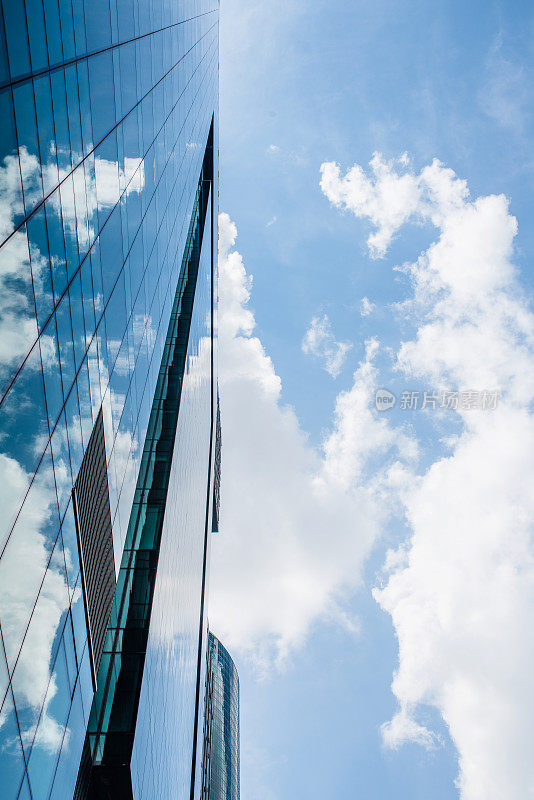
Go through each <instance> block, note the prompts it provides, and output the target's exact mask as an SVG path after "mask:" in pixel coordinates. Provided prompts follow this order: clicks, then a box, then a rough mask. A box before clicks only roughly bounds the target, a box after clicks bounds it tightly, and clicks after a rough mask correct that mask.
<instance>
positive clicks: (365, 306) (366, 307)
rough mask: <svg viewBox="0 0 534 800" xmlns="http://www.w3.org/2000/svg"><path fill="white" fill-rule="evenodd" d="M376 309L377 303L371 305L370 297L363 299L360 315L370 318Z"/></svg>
mask: <svg viewBox="0 0 534 800" xmlns="http://www.w3.org/2000/svg"><path fill="white" fill-rule="evenodd" d="M375 308H376V305H375V303H371V301H370V300H369V298H368V297H362V302H361V304H360V314H361V315H362V317H368V316H370V315H371V314H372V313H373V311H374V310H375Z"/></svg>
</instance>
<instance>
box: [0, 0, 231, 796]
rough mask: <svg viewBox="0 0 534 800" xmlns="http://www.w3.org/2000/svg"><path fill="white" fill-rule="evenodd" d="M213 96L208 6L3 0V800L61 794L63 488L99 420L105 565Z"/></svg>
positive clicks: (70, 522)
mask: <svg viewBox="0 0 534 800" xmlns="http://www.w3.org/2000/svg"><path fill="white" fill-rule="evenodd" d="M217 90H218V2H217V0H180V2H167V0H147V2H142V3H137V2H135V0H1V2H0V118H1V120H2V124H1V126H0V493H1V497H2V508H3V514H2V519H1V521H0V780H1V790H2V791H1V794H2V798H3V800H11V798H19V797H20V798H23V800H26V799H27V798H33V800H37V799H39V800H40V799H41V798H43V800H44V798H47V799H48V798H57V799H58V800H65V798H69V797H72V794H73V790H74V785H75V782H76V776H77V772H78V766H79V762H80V755H81V751H82V746H83V742H84V737H85V732H86V729H87V724H88V719H89V712H90V709H91V703H92V699H93V682H92V677H91V670H90V664H89V657H88V641H87V624H86V616H85V611H84V607H83V597H82V590H81V577H80V564H79V556H78V546H77V539H76V528H75V519H74V512H73V502H72V488H73V485H74V484H75V482H76V478H77V476H78V473H79V470H80V465H81V463H82V459H83V456H84V452H85V450H86V448H87V445H88V442H89V439H90V436H91V432H92V429H93V425H94V422H95V421H96V419H97V417H98V415H99V413H100V411H102V418H103V424H104V435H105V449H106V461H107V479H108V484H109V504H110V513H111V518H112V537H113V550H114V563H115V571H116V573H117V574H118V568H119V565H120V563H121V558H122V552H123V548H124V541H125V536H126V531H127V526H128V520H129V516H130V510H131V507H132V501H133V497H134V491H135V485H136V479H137V475H138V472H139V468H140V462H141V454H142V452H143V445H144V442H145V437H146V432H147V426H148V421H149V414H150V409H151V406H152V399H153V396H154V390H155V386H156V381H157V377H158V372H159V367H160V363H161V359H162V355H163V350H164V345H165V337H166V334H167V329H168V324H169V319H170V316H171V311H172V306H173V301H174V297H175V291H176V287H177V283H178V278H179V272H180V267H181V263H182V256H183V253H184V250H185V247H186V243H187V236H188V231H189V223H190V220H191V215H192V212H193V207H194V202H195V195H196V190H197V186H198V178H199V175H200V173H201V168H202V162H203V157H204V152H205V148H206V143H207V140H208V135H209V130H210V125H211V122H212V118H213V115H214V112H215V113H216V109H217Z"/></svg>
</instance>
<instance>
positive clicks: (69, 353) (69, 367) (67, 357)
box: [56, 294, 75, 397]
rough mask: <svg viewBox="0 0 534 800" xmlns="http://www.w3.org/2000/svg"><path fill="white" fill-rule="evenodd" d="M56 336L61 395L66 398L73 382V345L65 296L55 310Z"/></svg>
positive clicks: (68, 309) (67, 297) (66, 297)
mask: <svg viewBox="0 0 534 800" xmlns="http://www.w3.org/2000/svg"><path fill="white" fill-rule="evenodd" d="M56 322H57V336H58V344H59V359H60V363H61V380H62V382H63V395H64V397H67V395H68V393H69V392H70V387H71V386H72V384H73V381H74V375H75V367H74V345H73V341H72V339H73V336H72V324H71V319H70V304H69V296H68V294H66V295H65V296H64V297H63V299H62V301H61V303H60V304H59V306H58V307H57V309H56Z"/></svg>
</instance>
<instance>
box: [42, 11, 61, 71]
mask: <svg viewBox="0 0 534 800" xmlns="http://www.w3.org/2000/svg"><path fill="white" fill-rule="evenodd" d="M43 5H44V12H45V22H46V41H47V44H48V60H49V62H50V64H61V62H62V61H63V49H62V47H61V26H60V23H59V6H58V2H57V0H43Z"/></svg>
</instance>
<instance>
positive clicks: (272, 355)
mask: <svg viewBox="0 0 534 800" xmlns="http://www.w3.org/2000/svg"><path fill="white" fill-rule="evenodd" d="M533 33H534V10H532V8H531V6H530V4H529V3H526V2H525V3H523V2H506V3H482V2H475V1H473V2H471V3H467V4H466V3H461V2H439V0H438V2H433V3H429V2H422V1H421V2H407V1H406V0H404V2H393V0H378V2H375V3H372V4H370V3H363V2H359V0H353V1H352V2H347V0H343V1H342V0H329V2H321V1H320V0H317V1H316V2H314V3H310V2H304V0H283V1H282V0H273V1H272V2H270V3H264V2H255V1H254V0H250V1H249V2H247V3H244V2H243V0H223V2H222V3H221V41H220V45H221V52H220V58H221V73H220V77H221V96H220V103H221V105H220V199H219V207H220V211H221V217H220V223H219V235H220V239H219V253H220V255H219V269H220V277H219V300H220V306H219V381H220V393H221V415H222V429H223V454H222V485H221V526H220V527H221V532H220V534H218V535H216V536H215V537H214V539H213V543H212V569H211V586H210V610H209V614H210V624H211V627H212V629H213V631H214V632H215V633H216V634H217V635H218V636H219V637H220V638H221V639H222V641H223V642H224V643H225V645H226V646H227V647H228V649H229V650H230V652H231V653H232V655H233V657H234V659H235V662H236V665H237V667H238V671H239V674H240V680H241V797H242V800H289V799H290V798H291V800H293V798H295V797H298V798H306V799H307V800H319V798H330V797H336V798H338V800H353V798H356V797H364V798H365V799H366V800H386V799H387V800H390V799H392V798H395V800H405V799H406V800H408V799H409V800H417V799H418V798H421V800H422V799H423V798H425V800H427V799H428V798H429V797H431V798H433V800H452V799H453V798H460V800H503V798H506V800H524V799H525V798H529V797H533V798H534V767H533V766H532V763H531V762H532V759H531V757H530V749H531V747H530V742H531V741H532V733H533V731H532V728H533V722H532V719H533V718H534V715H533V714H532V709H533V708H534V689H533V687H532V685H531V679H530V673H531V664H532V657H533V655H534V633H533V632H532V624H531V620H532V613H533V611H534V539H533V533H534V501H533V499H532V492H531V490H530V486H531V484H532V479H533V478H534V455H533V454H534V446H533V445H534V417H533V415H532V410H533V400H534V315H533V310H532V305H531V297H532V291H533V288H534V276H533V272H532V268H531V263H532V256H533V252H534V234H533V233H532V226H531V219H532V215H533V212H534V207H533V206H534V201H533V197H532V192H531V185H532V179H533V172H534V152H533V147H532V144H531V143H532V141H533V136H532V133H533V131H532V128H533V103H532V91H531V88H530V87H531V86H532V82H533V81H532V79H533V74H532V73H533V70H534V58H533V55H534V53H533V48H534V36H533ZM377 390H385V391H382V392H381V394H380V393H379V396H381V397H382V398H384V397H385V398H386V401H387V400H388V398H390V400H389V403H390V405H391V398H392V397H393V399H394V405H393V407H389V408H388V409H387V410H384V406H383V405H382V406H380V405H379V404H378V405H377V394H376V393H377Z"/></svg>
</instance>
